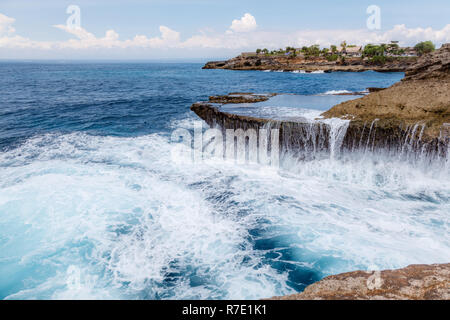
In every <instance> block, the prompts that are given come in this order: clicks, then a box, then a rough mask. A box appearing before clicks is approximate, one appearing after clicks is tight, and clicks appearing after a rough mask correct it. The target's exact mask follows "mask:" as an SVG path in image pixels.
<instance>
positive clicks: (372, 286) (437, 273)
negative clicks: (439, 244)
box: [272, 264, 450, 300]
mask: <svg viewBox="0 0 450 320" xmlns="http://www.w3.org/2000/svg"><path fill="white" fill-rule="evenodd" d="M272 299H273V300H449V299H450V264H432V265H410V266H408V267H406V268H403V269H397V270H383V271H379V272H373V271H372V272H367V271H353V272H347V273H342V274H338V275H334V276H329V277H326V278H324V279H322V280H321V281H319V282H316V283H314V284H312V285H310V286H308V287H306V289H305V290H304V291H303V292H302V293H297V294H293V295H289V296H283V297H274V298H272Z"/></svg>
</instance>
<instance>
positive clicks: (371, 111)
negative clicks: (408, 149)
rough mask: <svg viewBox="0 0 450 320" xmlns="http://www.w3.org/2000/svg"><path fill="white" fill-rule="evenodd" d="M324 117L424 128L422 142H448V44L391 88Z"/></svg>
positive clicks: (411, 69)
mask: <svg viewBox="0 0 450 320" xmlns="http://www.w3.org/2000/svg"><path fill="white" fill-rule="evenodd" d="M323 116H324V117H327V118H333V117H340V118H348V119H351V120H354V121H359V122H361V123H367V122H369V123H370V122H372V121H374V120H375V119H379V120H378V127H385V128H386V127H388V126H390V125H394V124H395V125H397V124H400V125H403V126H404V127H406V126H414V125H415V124H420V125H425V130H424V132H423V134H422V137H421V138H422V139H423V140H427V141H431V140H433V139H438V140H440V141H441V142H444V143H448V137H445V136H443V134H444V133H445V130H446V128H445V124H446V123H450V44H446V45H444V46H443V47H442V48H441V49H439V50H437V51H435V52H433V53H430V54H428V55H424V56H423V57H421V58H420V59H419V60H418V62H417V63H416V64H414V65H412V66H411V67H410V68H409V69H408V71H407V72H406V77H405V79H403V80H402V81H401V82H399V83H396V84H394V85H393V86H391V87H389V88H387V89H384V90H381V91H377V92H373V93H370V94H369V95H367V96H365V97H363V98H360V99H356V100H352V101H347V102H344V103H341V104H339V105H337V106H335V107H333V108H331V109H330V110H329V111H327V112H325V113H323Z"/></svg>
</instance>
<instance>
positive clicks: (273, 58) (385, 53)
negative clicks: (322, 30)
mask: <svg viewBox="0 0 450 320" xmlns="http://www.w3.org/2000/svg"><path fill="white" fill-rule="evenodd" d="M434 50H435V46H434V44H433V43H432V42H431V41H424V42H420V43H418V44H417V45H415V46H414V47H400V46H399V44H398V41H391V42H390V43H388V44H379V45H374V44H368V45H366V46H365V47H363V46H357V45H352V44H347V43H346V41H344V42H342V43H341V44H340V46H336V45H332V46H330V47H329V48H322V49H321V48H320V46H319V45H313V46H309V47H306V46H305V47H302V48H295V47H286V48H285V49H279V50H272V51H269V50H268V49H257V50H256V51H255V52H243V53H241V54H240V55H239V56H237V57H235V58H232V59H230V60H226V61H211V62H208V63H206V65H205V66H204V67H203V69H230V70H261V71H286V72H289V71H290V72H299V73H301V72H305V73H310V72H333V71H347V72H362V71H368V70H374V71H379V72H404V71H406V70H407V69H408V68H409V67H410V66H411V65H413V64H414V63H416V61H417V58H418V57H419V56H421V55H423V54H425V53H429V52H432V51H434Z"/></svg>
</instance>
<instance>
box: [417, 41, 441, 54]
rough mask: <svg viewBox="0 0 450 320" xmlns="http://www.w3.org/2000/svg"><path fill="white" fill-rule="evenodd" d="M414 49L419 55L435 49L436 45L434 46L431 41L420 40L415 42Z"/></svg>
mask: <svg viewBox="0 0 450 320" xmlns="http://www.w3.org/2000/svg"><path fill="white" fill-rule="evenodd" d="M414 49H415V50H416V52H417V53H418V54H419V56H421V55H423V54H425V53H429V52H433V51H434V50H436V47H435V46H434V43H433V42H431V41H422V42H419V43H418V44H416V45H415V46H414Z"/></svg>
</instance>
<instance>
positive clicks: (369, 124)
mask: <svg viewBox="0 0 450 320" xmlns="http://www.w3.org/2000/svg"><path fill="white" fill-rule="evenodd" d="M269 97H270V95H252V94H249V93H244V94H242V96H241V97H239V96H238V94H232V95H231V97H230V98H229V96H212V97H210V101H209V102H198V103H195V104H193V105H192V106H191V110H192V111H194V112H195V113H196V114H197V115H198V116H199V117H200V118H201V119H203V120H204V121H205V122H206V123H207V124H208V125H210V126H211V127H219V128H222V129H223V130H225V129H234V130H236V129H243V130H247V129H262V128H266V129H278V130H279V132H280V136H279V137H280V140H279V146H280V151H281V152H282V153H283V152H290V153H291V154H294V155H297V156H298V157H299V159H301V160H307V159H314V158H315V157H317V156H319V157H320V156H322V155H324V154H326V153H330V152H331V151H332V152H333V153H334V155H337V154H338V153H341V152H353V151H363V152H366V151H370V152H373V151H375V150H382V151H383V152H387V153H390V154H393V155H401V156H404V157H406V158H409V159H414V158H417V159H418V158H420V157H422V158H426V159H428V160H427V161H434V160H435V159H436V160H439V159H441V160H442V159H445V158H446V157H447V152H448V145H449V137H450V135H449V133H448V132H446V133H445V134H443V135H442V136H438V137H429V136H428V137H425V136H424V133H425V129H426V125H425V124H424V123H417V122H412V124H408V123H406V122H405V121H404V120H403V119H397V118H395V117H388V118H385V119H378V118H374V119H373V118H370V117H368V118H367V119H357V120H352V121H350V123H349V125H348V126H347V127H346V128H345V132H344V136H342V137H338V138H339V139H340V140H339V141H338V145H336V139H335V138H336V137H334V138H333V137H332V136H331V134H336V133H335V132H332V131H333V128H331V127H330V125H329V124H327V123H325V122H324V121H313V122H312V121H311V120H306V119H304V120H302V119H296V120H274V119H267V118H258V117H254V116H244V115H238V114H233V113H228V112H224V111H222V109H221V105H222V104H227V103H248V102H259V101H265V100H267V99H268V98H269ZM449 129H450V127H449Z"/></svg>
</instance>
